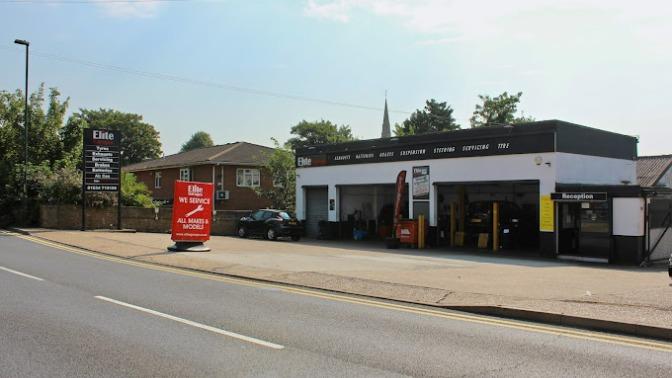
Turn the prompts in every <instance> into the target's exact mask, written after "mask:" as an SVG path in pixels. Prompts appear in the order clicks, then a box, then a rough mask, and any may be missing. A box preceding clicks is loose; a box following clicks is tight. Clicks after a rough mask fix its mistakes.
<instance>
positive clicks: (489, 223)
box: [436, 181, 539, 251]
mask: <svg viewBox="0 0 672 378" xmlns="http://www.w3.org/2000/svg"><path fill="white" fill-rule="evenodd" d="M437 191H438V193H437V206H436V211H437V226H438V227H437V228H438V237H439V242H440V243H441V244H444V245H454V246H461V245H463V246H467V247H476V246H477V245H478V244H479V238H480V237H481V236H483V235H486V236H487V238H486V239H485V240H486V241H487V244H488V248H492V244H493V242H494V240H495V237H494V235H493V228H494V227H493V224H494V225H496V227H497V229H498V232H497V238H496V240H497V243H498V248H501V249H515V250H531V251H538V249H539V182H538V181H495V182H465V183H439V184H437ZM494 204H496V206H497V210H496V211H495V210H494V209H495V207H494V206H493V205H494ZM495 218H496V220H495ZM458 234H461V236H458ZM460 239H461V241H459V240H460Z"/></svg>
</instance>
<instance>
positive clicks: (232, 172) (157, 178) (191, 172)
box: [123, 142, 273, 210]
mask: <svg viewBox="0 0 672 378" xmlns="http://www.w3.org/2000/svg"><path fill="white" fill-rule="evenodd" d="M272 152H273V149H272V148H270V147H266V146H260V145H258V144H253V143H248V142H235V143H227V144H221V145H216V146H212V147H204V148H198V149H194V150H191V151H186V152H180V153H177V154H174V155H168V156H164V157H162V158H159V159H153V160H146V161H142V162H139V163H135V164H132V165H128V166H126V167H123V171H124V172H130V173H133V174H135V175H136V176H137V178H138V181H140V182H143V183H144V184H145V185H147V188H149V190H150V191H151V192H152V197H153V198H154V200H158V201H162V202H165V203H168V204H170V203H172V199H173V185H174V183H175V181H176V180H185V181H201V182H212V183H214V185H215V209H216V210H251V209H256V208H260V207H266V206H269V205H270V203H269V202H268V201H267V200H265V199H263V198H261V197H259V196H258V195H257V193H256V192H255V189H256V188H271V187H272V185H273V179H272V177H270V175H268V174H264V172H263V169H262V168H261V166H262V165H263V163H264V161H265V160H266V159H267V157H268V156H269V154H270V153H272Z"/></svg>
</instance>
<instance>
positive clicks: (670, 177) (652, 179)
mask: <svg viewBox="0 0 672 378" xmlns="http://www.w3.org/2000/svg"><path fill="white" fill-rule="evenodd" d="M637 183H638V184H639V185H640V186H641V187H643V188H654V187H657V188H669V189H672V155H656V156H640V157H638V158H637Z"/></svg>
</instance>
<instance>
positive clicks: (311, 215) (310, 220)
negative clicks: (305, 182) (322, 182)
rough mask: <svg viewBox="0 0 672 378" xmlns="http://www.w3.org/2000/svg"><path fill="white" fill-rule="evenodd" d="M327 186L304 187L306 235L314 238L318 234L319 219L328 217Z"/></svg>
mask: <svg viewBox="0 0 672 378" xmlns="http://www.w3.org/2000/svg"><path fill="white" fill-rule="evenodd" d="M327 198H328V195H327V188H308V189H306V236H308V237H310V238H316V237H318V236H319V234H320V227H319V222H320V221H326V220H327V219H328V204H329V201H328V199H327Z"/></svg>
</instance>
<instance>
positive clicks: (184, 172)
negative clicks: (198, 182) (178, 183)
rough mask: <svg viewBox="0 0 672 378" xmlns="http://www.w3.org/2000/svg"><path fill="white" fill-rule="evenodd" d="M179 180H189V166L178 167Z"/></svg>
mask: <svg viewBox="0 0 672 378" xmlns="http://www.w3.org/2000/svg"><path fill="white" fill-rule="evenodd" d="M180 180H182V181H190V180H191V168H180Z"/></svg>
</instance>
